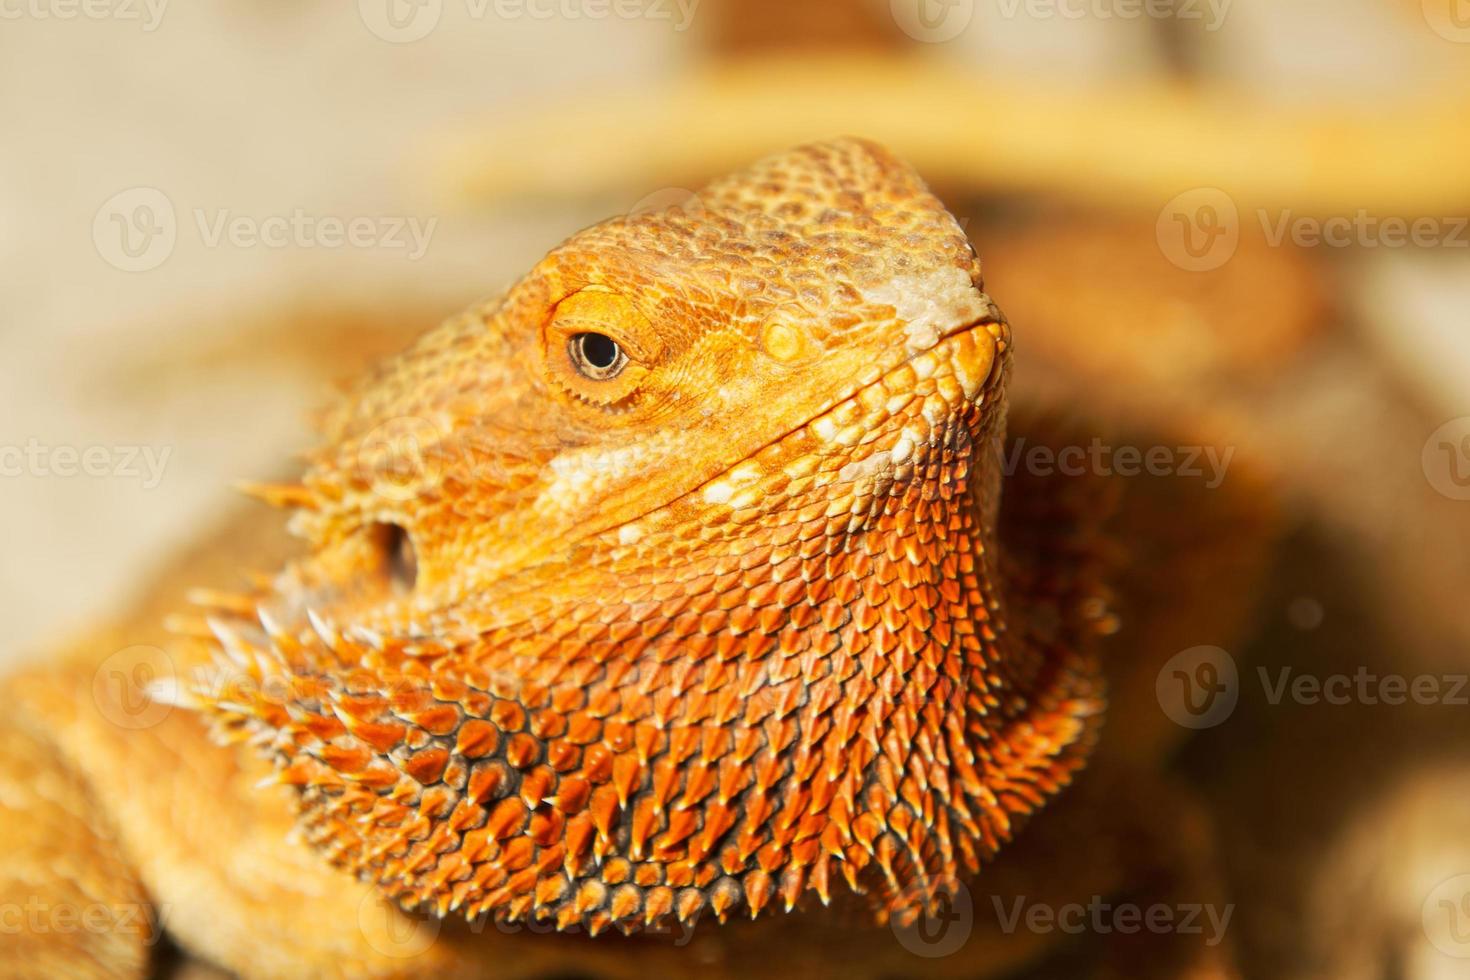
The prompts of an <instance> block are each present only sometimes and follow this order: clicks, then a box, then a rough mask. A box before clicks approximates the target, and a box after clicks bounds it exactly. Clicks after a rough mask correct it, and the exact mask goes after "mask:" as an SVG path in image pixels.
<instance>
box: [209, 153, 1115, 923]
mask: <svg viewBox="0 0 1470 980" xmlns="http://www.w3.org/2000/svg"><path fill="white" fill-rule="evenodd" d="M1008 344H1009V334H1008V330H1007V327H1006V326H1005V323H1004V320H1003V319H1002V318H1001V317H1000V314H999V313H998V311H997V310H996V308H995V307H994V305H993V304H992V303H991V302H990V300H989V299H988V298H987V297H986V296H985V294H984V293H983V292H982V291H981V282H980V275H979V264H978V261H977V260H976V258H975V255H974V253H973V251H972V250H971V248H970V246H969V244H968V242H967V240H966V238H965V236H964V234H963V232H962V231H961V229H960V227H959V226H958V224H957V223H956V222H955V220H954V219H953V217H951V216H950V215H949V214H948V212H946V211H945V209H944V208H943V206H942V205H941V204H940V203H939V202H938V200H937V199H936V198H934V196H933V195H932V194H930V193H929V191H928V190H927V189H926V188H925V187H924V185H923V183H922V181H921V180H920V179H919V178H918V177H917V175H916V174H915V173H914V172H913V171H912V170H911V169H910V168H908V167H907V166H905V165H904V164H902V163H901V162H899V161H898V160H896V159H895V158H893V157H892V156H891V155H889V154H888V153H887V152H885V151H884V150H882V149H880V148H878V147H875V146H873V145H871V144H867V143H863V142H859V141H852V140H847V141H838V142H833V143H827V144H820V145H815V146H810V147H806V148H802V149H798V150H796V151H793V152H791V153H788V154H785V155H782V156H777V157H774V158H772V159H770V160H767V161H765V162H762V163H760V164H757V165H756V166H754V167H753V168H751V169H750V170H748V171H745V172H743V173H740V174H737V175H735V176H733V177H729V178H726V179H724V180H721V181H717V182H716V183H713V184H711V185H709V186H708V187H706V188H705V189H704V190H702V191H701V192H699V194H698V195H697V196H696V197H695V198H694V199H693V200H692V201H690V202H687V203H686V204H685V205H684V206H681V207H677V208H670V209H665V210H661V211H648V212H643V213H639V214H634V215H629V216H624V217H621V218H618V219H615V220H612V221H609V222H606V223H604V224H601V225H598V226H595V227H593V228H591V229H589V230H587V231H584V232H582V233H581V234H579V235H577V236H575V237H573V238H572V239H570V240H569V241H568V242H566V243H565V244H563V245H562V246H560V247H558V248H557V249H555V250H554V251H553V252H551V253H550V255H548V256H547V257H546V258H545V259H544V260H543V261H542V262H541V263H540V264H538V265H537V266H536V267H535V268H534V269H533V270H532V271H531V273H530V274H529V275H528V276H527V277H526V278H525V279H523V280H522V281H521V282H520V283H518V284H517V285H516V286H514V287H513V288H512V289H511V290H510V291H509V292H508V293H507V294H506V295H505V297H504V298H502V299H501V300H499V301H496V302H493V303H491V304H488V305H486V306H483V307H480V308H477V309H474V310H471V311H469V312H467V313H465V314H463V315H461V316H459V317H456V318H454V319H452V320H450V321H449V322H448V323H446V324H445V325H443V326H442V327H440V328H439V329H437V330H435V331H433V332H431V333H429V334H428V335H426V336H425V337H424V338H423V339H422V340H421V341H420V342H419V343H418V344H417V345H416V346H415V347H414V348H412V349H411V350H410V351H408V352H407V353H406V354H404V355H402V356H401V357H400V358H398V359H397V360H395V361H393V362H391V363H389V364H387V365H385V366H383V367H381V368H380V369H378V370H377V371H376V372H375V373H373V374H372V375H371V376H369V377H368V378H366V379H365V380H364V381H363V382H362V383H361V384H360V386H359V387H358V388H357V389H356V390H355V391H353V392H351V393H350V394H349V395H348V397H347V398H346V399H344V401H343V402H342V403H341V404H340V405H339V406H338V407H337V408H336V409H334V410H333V411H331V412H330V413H329V414H328V415H327V416H326V418H325V423H324V430H325V437H326V438H325V443H324V447H323V448H322V449H320V450H318V451H317V452H316V453H315V454H314V455H313V456H312V457H311V462H310V466H309V469H308V471H307V473H306V475H305V477H304V479H303V482H302V485H301V486H300V487H295V488H291V489H289V490H278V491H275V495H276V496H278V497H280V498H282V499H284V500H286V501H287V502H289V503H291V504H293V505H295V506H297V508H298V509H297V513H296V515H295V517H294V523H293V528H294V530H295V531H296V532H297V533H298V534H300V535H301V536H302V537H303V538H305V539H306V541H307V542H308V544H309V546H310V547H309V553H308V554H307V555H306V556H305V557H304V558H302V559H300V560H299V561H297V562H295V563H294V564H292V565H291V566H290V567H288V568H287V569H286V570H285V571H283V572H282V573H281V574H280V575H279V576H278V577H277V578H276V579H275V580H274V581H273V582H272V584H271V586H270V587H269V588H268V589H265V590H263V592H262V593H261V594H260V595H258V596H254V597H252V599H251V603H250V609H251V613H250V614H249V615H237V616H235V617H234V618H233V620H230V621H223V622H216V632H217V633H218V645H219V646H220V647H221V648H222V655H221V657H220V658H219V662H220V663H222V664H227V665H229V669H230V670H232V671H235V672H236V673H237V674H239V673H240V672H241V668H242V667H243V668H244V670H243V673H244V674H245V675H246V676H248V678H249V679H250V680H251V681H252V682H253V683H258V688H259V689H258V691H256V690H252V691H251V692H249V693H247V694H241V693H240V692H239V691H231V692H230V694H229V696H221V695H220V694H219V693H218V691H219V683H218V680H217V678H216V679H215V680H214V681H213V682H201V683H200V684H199V685H196V688H195V691H194V694H193V696H192V697H193V703H195V704H196V705H198V706H199V707H201V708H202V709H203V710H206V711H208V712H209V713H211V714H212V715H213V716H214V717H215V719H216V721H217V722H218V723H219V725H220V726H221V728H222V729H224V730H226V731H231V732H235V733H238V734H239V735H240V736H241V737H244V738H248V739H251V740H252V741H254V742H256V743H257V744H258V745H260V746H261V747H262V748H263V750H264V751H266V752H267V753H268V754H269V755H271V757H272V758H273V759H274V760H275V761H276V762H277V764H278V766H279V769H280V772H281V774H282V779H283V780H284V781H287V782H289V783H292V784H294V785H297V786H299V787H300V788H301V802H302V813H303V817H302V819H303V825H304V827H305V828H306V830H307V833H308V837H309V838H310V839H311V840H313V841H314V842H315V843H316V844H318V845H319V846H320V847H321V848H322V849H323V850H324V851H325V852H326V853H327V854H328V855H329V856H330V857H331V858H332V859H333V860H334V861H336V862H337V863H339V864H341V865H343V866H345V867H348V868H350V869H352V870H354V871H356V872H358V873H360V874H363V875H366V876H369V877H371V878H372V879H373V880H375V881H377V882H379V883H380V884H381V885H382V887H384V888H385V889H387V890H388V891H389V892H390V893H392V894H393V895H394V896H395V897H397V898H399V899H400V900H402V901H403V902H404V903H405V904H410V905H427V906H430V907H432V908H435V909H436V910H438V911H440V912H441V913H442V912H446V911H448V910H449V909H451V908H459V907H463V908H465V909H467V910H468V911H470V912H471V913H479V912H489V913H491V914H493V915H495V916H497V917H501V918H507V919H523V918H526V917H538V918H546V919H551V920H553V921H555V922H556V923H557V924H558V925H559V926H562V927H570V926H571V925H573V924H581V925H585V927H587V928H589V929H591V930H592V931H597V930H600V929H602V928H605V927H607V926H609V925H613V926H617V927H619V928H622V929H624V930H629V931H631V930H633V929H636V928H640V927H643V926H648V925H652V924H654V923H657V922H659V921H660V920H662V919H663V918H664V917H666V916H669V915H675V916H678V917H680V918H684V919H691V918H693V917H695V916H697V915H698V914H699V913H700V912H701V910H703V909H705V908H709V909H712V910H713V911H714V912H715V913H717V914H718V916H719V917H720V918H721V919H723V918H724V917H725V916H726V915H727V914H729V913H730V912H731V910H732V909H735V908H737V907H742V908H745V909H747V910H748V911H749V912H750V913H751V914H755V913H758V912H760V911H761V910H762V909H764V908H767V907H769V906H772V905H776V904H784V905H785V907H787V908H791V907H792V906H794V905H795V904H796V903H797V902H798V901H799V900H800V899H801V897H802V896H803V895H804V894H805V893H807V892H814V893H816V894H817V895H818V896H819V897H820V898H822V899H823V900H824V901H825V900H826V899H827V897H828V896H829V893H830V886H831V884H832V882H833V881H834V880H836V879H837V878H839V877H841V878H845V879H846V880H847V883H848V884H849V885H850V886H851V888H852V889H853V890H855V891H861V892H868V893H871V894H872V895H874V896H875V904H876V906H877V909H878V912H879V914H880V915H885V914H888V913H889V912H891V911H905V910H909V909H912V908H914V907H915V906H916V904H918V903H921V902H922V901H923V900H924V899H925V898H926V897H928V896H930V895H932V894H933V892H934V889H935V888H936V887H938V885H939V884H940V883H942V882H943V881H945V880H947V879H949V878H952V877H953V876H954V875H956V874H958V873H960V872H962V871H964V870H974V869H975V868H976V867H978V864H979V861H980V860H981V858H982V857H984V856H986V855H988V854H990V853H992V852H993V851H994V850H995V849H996V848H997V847H998V846H999V844H1000V843H1001V842H1002V841H1004V840H1005V839H1006V838H1007V837H1008V836H1009V834H1010V831H1011V819H1012V816H1013V815H1015V814H1019V813H1024V812H1026V811H1027V810H1029V809H1030V808H1032V807H1033V806H1035V805H1036V804H1037V803H1039V802H1040V801H1041V800H1042V799H1043V798H1044V797H1045V795H1046V794H1047V793H1049V792H1050V791H1052V790H1053V789H1055V787H1056V786H1057V785H1058V784H1059V783H1060V782H1061V781H1063V780H1064V779H1065V777H1066V775H1067V774H1068V773H1069V772H1070V771H1072V769H1074V768H1075V767H1076V766H1077V765H1079V764H1080V759H1081V756H1082V751H1083V747H1084V745H1085V742H1086V741H1087V740H1086V738H1085V737H1084V736H1085V734H1086V732H1087V731H1088V730H1089V725H1090V722H1089V721H1088V718H1090V717H1091V715H1092V714H1094V713H1095V711H1096V699H1095V692H1094V690H1093V685H1094V681H1093V678H1092V675H1091V673H1090V672H1089V670H1088V669H1087V667H1086V663H1087V661H1086V658H1085V656H1084V655H1083V654H1081V653H1079V652H1078V651H1076V650H1072V649H1066V648H1060V649H1043V648H1036V647H1033V646H1026V645H1024V644H1021V643H1015V642H1009V641H1008V638H1007V636H1006V625H1005V620H1004V616H1003V611H1002V608H1001V597H1002V591H1003V590H1002V589H1001V587H1000V585H999V583H998V581H997V575H998V564H997V556H996V555H995V554H994V550H995V549H994V548H993V546H992V545H993V538H994V524H995V518H996V507H997V501H998V496H999V486H998V480H999V467H998V465H997V458H996V457H997V455H998V454H997V453H996V452H995V450H996V449H997V447H998V443H999V440H1000V438H1001V435H1002V430H1003V415H1004V401H1003V383H1004V374H1005V366H1006V364H1007V363H1008ZM211 683H212V684H213V687H211Z"/></svg>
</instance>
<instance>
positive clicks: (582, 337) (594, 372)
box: [567, 333, 628, 381]
mask: <svg viewBox="0 0 1470 980" xmlns="http://www.w3.org/2000/svg"><path fill="white" fill-rule="evenodd" d="M567 354H568V355H569V356H570V357H571V359H572V364H573V366H575V367H576V369H577V373H578V374H580V375H581V376H582V377H584V378H587V379H588V380H591V381H607V380H609V379H611V378H616V377H617V376H618V375H619V374H621V373H622V372H623V368H624V367H626V366H627V364H628V355H627V354H625V353H623V349H622V348H621V347H620V346H618V342H617V341H615V340H613V339H612V338H611V337H609V336H608V335H607V334H601V333H578V334H573V335H572V336H571V337H569V338H567Z"/></svg>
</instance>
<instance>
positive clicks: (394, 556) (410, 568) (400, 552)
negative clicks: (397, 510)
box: [373, 524, 419, 592]
mask: <svg viewBox="0 0 1470 980" xmlns="http://www.w3.org/2000/svg"><path fill="white" fill-rule="evenodd" d="M373 535H374V537H375V539H376V541H377V545H378V549H379V553H380V554H381V555H382V556H383V568H384V570H385V571H386V572H387V575H388V578H389V581H390V582H392V584H393V587H394V588H396V589H398V590H400V591H403V592H408V591H410V590H412V589H413V587H414V583H415V582H416V581H418V576H419V560H418V553H417V551H415V549H414V546H413V538H411V537H410V536H409V534H408V532H407V531H405V530H404V529H403V528H402V527H401V526H399V525H397V524H375V525H373Z"/></svg>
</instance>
